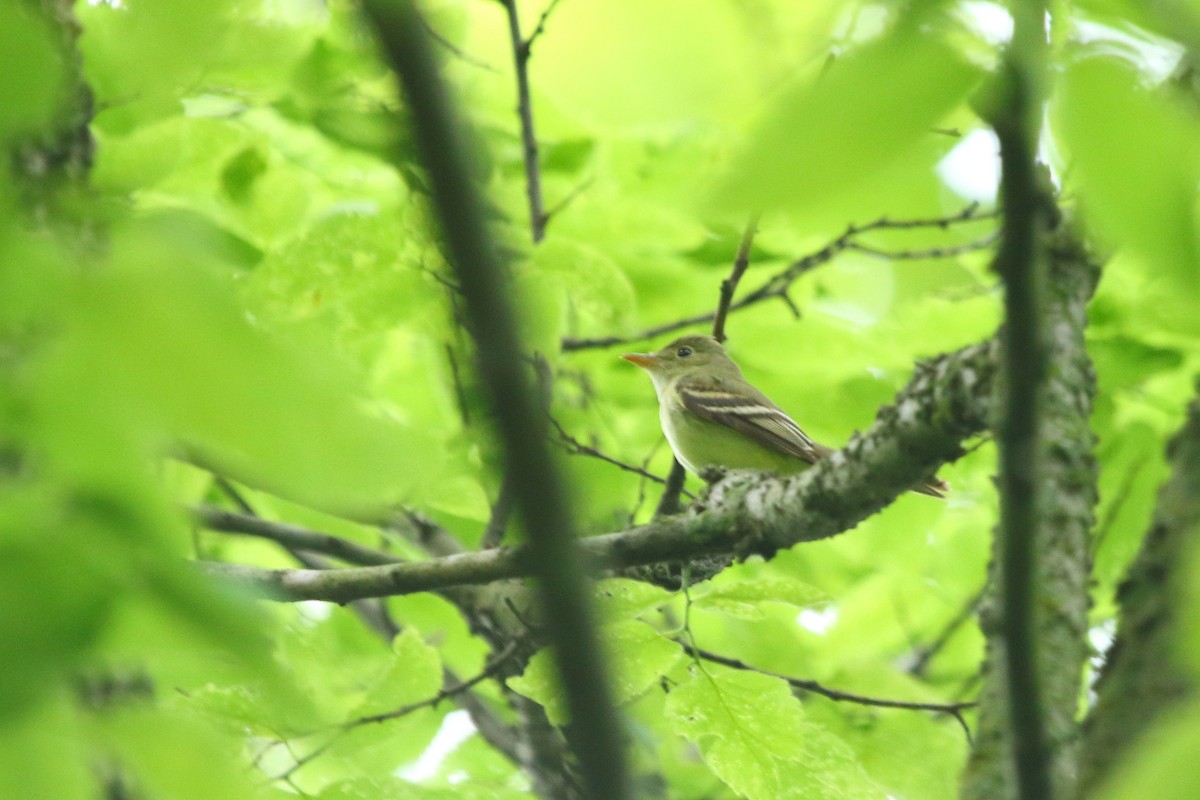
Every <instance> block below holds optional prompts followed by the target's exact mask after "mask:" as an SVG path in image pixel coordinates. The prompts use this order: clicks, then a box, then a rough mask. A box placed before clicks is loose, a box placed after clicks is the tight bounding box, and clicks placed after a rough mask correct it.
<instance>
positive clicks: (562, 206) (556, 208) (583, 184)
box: [546, 175, 596, 224]
mask: <svg viewBox="0 0 1200 800" xmlns="http://www.w3.org/2000/svg"><path fill="white" fill-rule="evenodd" d="M595 182H596V179H595V177H593V176H591V175H589V176H588V177H587V178H585V179H584V180H582V181H580V182H579V183H578V184H577V185H576V186H575V187H574V188H572V189H571V191H569V192H567V194H566V196H564V197H563V199H561V200H559V201H558V202H557V203H555V204H554V205H553V206H551V207H550V208H549V209H548V210H547V211H546V224H549V223H550V220H552V219H553V218H554V217H556V216H558V215H559V214H561V213H562V212H563V211H564V210H566V208H567V206H569V205H571V203H572V202H574V200H575V198H577V197H579V195H581V194H583V193H584V192H586V191H587V190H588V189H590V188H591V186H592V184H593V183H595Z"/></svg>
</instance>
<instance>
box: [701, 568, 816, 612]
mask: <svg viewBox="0 0 1200 800" xmlns="http://www.w3.org/2000/svg"><path fill="white" fill-rule="evenodd" d="M828 600H829V596H828V595H827V594H825V593H824V592H822V591H821V590H820V589H817V588H816V587H814V586H810V585H808V584H806V583H804V582H803V581H800V580H796V579H790V578H763V577H754V578H751V579H748V580H743V581H737V582H725V581H722V582H720V583H719V584H718V585H716V586H713V587H712V588H711V589H709V590H708V591H700V592H697V593H696V595H695V597H693V599H692V602H693V604H694V605H695V606H696V607H697V608H703V609H707V610H710V611H716V612H718V613H721V614H726V615H728V616H731V617H737V618H740V619H763V616H764V612H763V608H762V604H763V603H783V604H784V605H789V606H794V607H796V608H804V607H805V606H811V605H816V604H818V603H823V602H828Z"/></svg>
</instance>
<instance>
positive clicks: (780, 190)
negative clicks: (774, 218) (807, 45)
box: [713, 26, 980, 213]
mask: <svg viewBox="0 0 1200 800" xmlns="http://www.w3.org/2000/svg"><path fill="white" fill-rule="evenodd" d="M979 77H980V71H979V70H978V69H977V68H976V67H974V66H972V65H970V64H968V63H967V62H966V61H965V60H964V59H963V58H962V57H961V56H960V55H959V54H958V53H957V52H956V51H955V50H954V48H953V47H951V46H950V45H948V44H946V43H945V42H943V41H941V40H940V39H938V38H937V37H936V36H931V35H929V34H927V33H926V32H923V31H918V30H916V29H914V28H910V27H907V26H906V27H903V28H901V29H899V30H898V31H896V32H894V33H892V34H891V35H889V36H887V37H885V38H884V39H882V40H881V41H878V42H875V43H872V44H869V45H866V46H863V47H862V48H860V49H859V50H857V51H854V52H851V53H850V54H848V55H846V56H844V57H842V58H840V59H838V60H837V61H834V62H833V63H832V64H831V65H830V66H829V68H828V69H827V70H826V71H825V72H823V73H822V74H821V75H820V76H819V77H817V78H816V79H815V80H810V81H806V82H804V83H802V84H800V85H797V86H794V87H792V88H790V89H788V90H787V91H786V92H785V93H784V94H783V95H782V96H781V97H780V98H779V99H778V100H776V101H775V103H774V105H773V107H772V108H771V110H770V111H769V112H768V113H767V114H766V115H765V116H764V117H763V119H762V120H761V121H760V122H759V123H758V125H757V126H756V128H755V130H754V132H753V133H752V134H751V135H750V137H749V138H748V140H747V141H746V142H745V143H744V144H743V146H742V148H741V150H740V153H739V155H738V156H737V157H736V158H735V159H734V162H733V166H732V167H731V168H730V169H729V172H728V174H727V175H726V176H725V177H724V178H723V179H722V180H721V182H720V183H719V184H718V186H717V188H716V189H715V190H714V191H713V198H714V200H715V202H716V203H717V204H718V205H720V206H721V207H722V208H729V209H735V210H736V209H740V210H746V209H775V208H786V209H788V210H789V211H791V212H793V213H798V212H802V211H805V210H806V209H808V208H809V207H811V206H816V205H818V204H822V203H828V202H831V201H835V200H840V199H841V198H842V197H843V196H844V195H846V194H851V193H853V192H854V191H855V190H856V189H857V188H858V185H859V184H860V183H861V182H862V181H863V180H864V179H866V178H867V177H868V176H870V175H872V174H873V173H875V172H878V171H879V170H881V169H883V168H885V167H888V166H889V165H891V164H892V163H894V162H896V161H898V160H899V159H901V158H902V157H903V156H904V155H905V153H907V152H909V151H910V150H912V149H913V148H914V146H915V145H916V144H917V143H918V141H919V140H920V139H922V138H924V137H928V136H932V135H934V134H933V133H932V129H933V128H934V127H936V126H937V124H938V123H939V122H940V121H941V120H942V118H943V117H945V116H946V115H947V114H949V113H950V112H951V111H952V110H954V108H955V107H956V106H957V105H958V104H960V103H961V102H963V100H964V99H965V98H966V96H967V94H968V92H970V90H971V89H972V87H974V85H975V84H976V82H977V81H978V79H979Z"/></svg>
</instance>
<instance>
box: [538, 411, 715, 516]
mask: <svg viewBox="0 0 1200 800" xmlns="http://www.w3.org/2000/svg"><path fill="white" fill-rule="evenodd" d="M550 424H551V425H552V426H553V427H554V430H555V431H557V432H558V436H559V439H561V440H562V443H563V444H564V445H566V447H567V450H568V451H569V452H571V453H574V454H577V455H581V456H588V457H590V458H595V459H598V460H600V461H603V462H605V463H606V464H612V465H613V466H614V467H617V468H619V469H623V470H625V471H626V472H632V473H633V474H634V475H641V476H642V477H643V478H645V479H646V480H649V481H654V482H655V483H662V484H665V483H666V482H667V479H666V478H663V477H662V476H660V475H655V474H654V473H653V472H650V471H649V470H647V469H646V468H645V467H639V466H637V465H636V464H629V463H626V462H624V461H621V460H620V459H616V458H613V457H612V456H610V455H608V454H607V453H605V452H603V451H601V450H597V449H596V448H595V447H591V446H589V445H586V444H584V443H583V442H581V441H579V440H578V439H576V438H575V437H574V436H572V435H571V434H569V433H567V431H566V429H565V428H563V426H562V423H560V422H559V421H558V420H556V419H555V418H554V417H550ZM688 497H689V498H692V499H694V498H695V495H692V494H689V495H688Z"/></svg>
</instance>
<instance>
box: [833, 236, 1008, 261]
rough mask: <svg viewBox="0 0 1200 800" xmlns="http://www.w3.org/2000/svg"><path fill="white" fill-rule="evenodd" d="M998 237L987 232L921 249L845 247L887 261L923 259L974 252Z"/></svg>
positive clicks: (866, 246) (868, 246) (987, 245)
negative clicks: (954, 243)
mask: <svg viewBox="0 0 1200 800" xmlns="http://www.w3.org/2000/svg"><path fill="white" fill-rule="evenodd" d="M999 238H1000V237H999V236H998V235H997V234H994V233H993V234H989V235H987V236H984V237H983V238H982V239H976V240H975V241H973V242H965V243H963V244H958V245H953V246H951V247H927V248H925V249H921V250H884V249H881V248H877V247H872V246H870V245H866V244H861V243H859V242H852V243H851V244H849V245H848V246H847V247H846V249H847V250H854V251H855V252H858V253H863V254H865V255H868V256H875V257H877V258H886V259H888V260H889V261H923V260H925V259H934V258H954V257H955V256H961V255H963V254H964V253H974V252H977V251H979V250H986V249H988V248H989V247H991V246H992V245H994V244H995V243H996V242H997V240H998V239H999Z"/></svg>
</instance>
